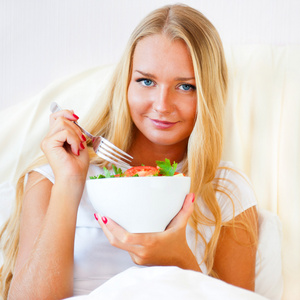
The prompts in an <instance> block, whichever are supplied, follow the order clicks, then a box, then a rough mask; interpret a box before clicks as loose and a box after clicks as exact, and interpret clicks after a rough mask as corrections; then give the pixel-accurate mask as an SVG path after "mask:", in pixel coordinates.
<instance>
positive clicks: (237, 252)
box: [213, 207, 258, 291]
mask: <svg viewBox="0 0 300 300" xmlns="http://www.w3.org/2000/svg"><path fill="white" fill-rule="evenodd" d="M245 214H247V216H249V218H250V224H249V225H250V226H251V227H252V228H253V230H254V234H255V235H256V236H255V238H257V235H258V232H257V211H256V207H251V208H249V209H248V210H246V211H245V212H244V213H242V214H240V215H238V216H237V217H236V218H235V221H236V223H239V222H241V221H242V220H243V218H244V217H245ZM256 250H257V243H255V239H254V238H253V237H251V236H250V234H249V232H247V231H246V230H245V229H241V228H232V227H227V226H226V227H222V229H221V233H220V237H219V241H218V245H217V250H216V254H215V260H214V267H213V268H214V270H215V271H216V273H217V275H218V276H219V278H220V279H221V280H223V281H226V282H228V283H230V284H233V285H235V286H238V287H242V288H245V289H247V290H251V291H254V289H255V262H256Z"/></svg>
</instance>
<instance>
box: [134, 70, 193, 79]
mask: <svg viewBox="0 0 300 300" xmlns="http://www.w3.org/2000/svg"><path fill="white" fill-rule="evenodd" d="M134 72H138V73H140V74H141V75H143V76H145V77H150V78H153V79H156V76H155V75H153V74H151V73H147V72H142V71H140V70H134ZM174 79H175V81H189V80H195V77H194V76H192V77H175V78H174Z"/></svg>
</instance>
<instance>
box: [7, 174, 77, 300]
mask: <svg viewBox="0 0 300 300" xmlns="http://www.w3.org/2000/svg"><path fill="white" fill-rule="evenodd" d="M40 179H41V175H40V174H38V173H35V172H33V173H31V174H30V175H29V179H28V184H27V186H30V185H32V184H33V183H34V182H35V181H36V180H40ZM81 194H82V184H81V185H79V184H78V183H75V182H67V181H66V182H60V183H57V184H55V185H52V183H51V182H50V181H49V180H48V179H42V180H41V181H40V182H39V183H37V184H36V185H34V186H32V187H31V188H29V189H27V191H26V192H25V197H24V202H23V208H22V217H21V228H20V242H19V252H18V257H17V261H16V265H15V270H14V276H13V280H12V283H11V287H10V291H9V299H61V298H65V297H68V296H71V295H72V293H73V248H74V235H75V227H76V217H77V207H76V206H74V202H75V201H76V200H77V201H79V200H78V199H80V198H81ZM72 202H73V203H72Z"/></svg>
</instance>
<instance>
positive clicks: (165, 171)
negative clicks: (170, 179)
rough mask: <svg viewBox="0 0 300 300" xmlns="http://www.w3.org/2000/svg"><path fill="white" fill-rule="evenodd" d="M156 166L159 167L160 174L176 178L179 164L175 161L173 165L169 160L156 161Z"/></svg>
mask: <svg viewBox="0 0 300 300" xmlns="http://www.w3.org/2000/svg"><path fill="white" fill-rule="evenodd" d="M156 164H157V165H158V166H159V173H160V174H161V175H163V176H174V174H175V172H176V168H177V163H176V162H175V161H174V162H173V164H172V165H171V162H170V160H169V159H167V158H166V159H165V161H156Z"/></svg>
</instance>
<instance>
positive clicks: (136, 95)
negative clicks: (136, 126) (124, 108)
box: [127, 84, 149, 119]
mask: <svg viewBox="0 0 300 300" xmlns="http://www.w3.org/2000/svg"><path fill="white" fill-rule="evenodd" d="M127 95H128V105H129V109H130V113H131V116H132V118H133V119H134V118H135V117H136V116H137V115H138V114H143V113H146V112H147V108H148V106H149V105H148V102H147V101H145V95H143V93H142V92H141V91H140V90H139V89H138V88H135V87H134V84H129V87H128V93H127Z"/></svg>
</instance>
